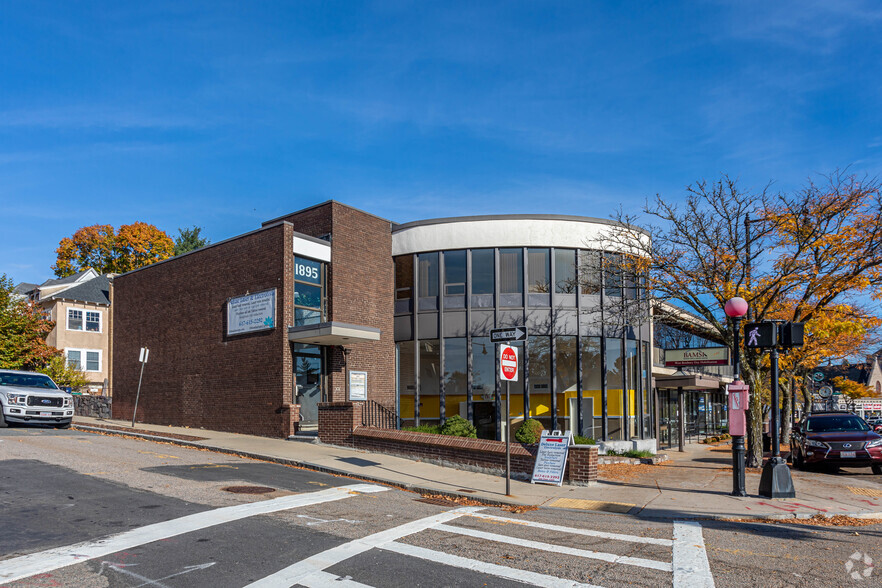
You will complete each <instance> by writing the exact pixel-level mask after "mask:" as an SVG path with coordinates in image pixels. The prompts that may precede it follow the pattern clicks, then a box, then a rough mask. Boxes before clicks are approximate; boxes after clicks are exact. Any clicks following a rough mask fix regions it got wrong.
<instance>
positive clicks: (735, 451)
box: [724, 297, 749, 496]
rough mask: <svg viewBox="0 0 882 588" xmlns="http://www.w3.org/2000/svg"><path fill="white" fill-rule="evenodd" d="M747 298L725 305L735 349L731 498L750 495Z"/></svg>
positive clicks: (731, 407) (733, 358)
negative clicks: (742, 336) (743, 331)
mask: <svg viewBox="0 0 882 588" xmlns="http://www.w3.org/2000/svg"><path fill="white" fill-rule="evenodd" d="M748 308H749V306H748V304H747V301H746V300H745V299H744V298H740V297H735V298H731V299H730V300H728V301H727V302H726V306H725V307H724V310H725V311H726V316H727V317H729V318H730V319H732V323H733V326H734V337H733V346H732V347H733V349H732V380H733V382H732V384H731V385H730V386H729V399H728V400H729V415H728V416H729V434H730V435H732V496H747V492H746V491H745V489H744V482H745V480H744V478H745V471H744V453H745V452H744V434H745V433H746V432H747V430H746V429H747V426H746V418H745V414H744V413H745V412H746V410H747V398H748V390H749V388H748V387H747V386H746V385H745V384H744V382H742V381H741V362H740V356H741V347H740V345H739V342H738V332H739V330H740V323H741V317H743V316H744V315H745V314H747V311H748Z"/></svg>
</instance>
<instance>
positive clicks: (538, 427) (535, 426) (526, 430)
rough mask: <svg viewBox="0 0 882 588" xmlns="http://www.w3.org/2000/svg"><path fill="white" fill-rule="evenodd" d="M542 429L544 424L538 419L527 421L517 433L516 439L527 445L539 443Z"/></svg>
mask: <svg viewBox="0 0 882 588" xmlns="http://www.w3.org/2000/svg"><path fill="white" fill-rule="evenodd" d="M542 429H543V427H542V423H540V422H539V421H537V420H536V419H526V420H525V421H524V422H523V423H521V426H520V427H519V428H518V430H517V431H516V432H515V439H517V440H518V441H520V442H521V443H526V444H533V443H539V440H540V439H541V438H542Z"/></svg>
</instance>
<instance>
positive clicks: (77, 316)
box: [67, 308, 83, 331]
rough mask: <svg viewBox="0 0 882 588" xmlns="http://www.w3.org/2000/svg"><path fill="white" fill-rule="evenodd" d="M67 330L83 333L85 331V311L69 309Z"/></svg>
mask: <svg viewBox="0 0 882 588" xmlns="http://www.w3.org/2000/svg"><path fill="white" fill-rule="evenodd" d="M67 330H68V331H82V330H83V311H82V310H74V309H73V308H69V309H67Z"/></svg>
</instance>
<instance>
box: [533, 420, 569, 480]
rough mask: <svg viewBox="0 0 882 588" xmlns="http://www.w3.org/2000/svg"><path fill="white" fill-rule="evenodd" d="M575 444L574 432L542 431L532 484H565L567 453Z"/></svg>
mask: <svg viewBox="0 0 882 588" xmlns="http://www.w3.org/2000/svg"><path fill="white" fill-rule="evenodd" d="M572 444H573V432H572V431H564V432H563V433H561V432H560V431H542V437H541V438H540V439H539V452H538V453H537V454H536V464H535V465H534V466H533V475H532V477H531V478H530V483H531V484H536V483H539V484H556V485H558V486H560V485H562V484H563V476H564V469H566V467H567V455H568V454H569V452H570V445H572Z"/></svg>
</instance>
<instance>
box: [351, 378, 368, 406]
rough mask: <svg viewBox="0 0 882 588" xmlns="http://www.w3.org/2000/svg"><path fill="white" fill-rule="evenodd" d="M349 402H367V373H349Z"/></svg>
mask: <svg viewBox="0 0 882 588" xmlns="http://www.w3.org/2000/svg"><path fill="white" fill-rule="evenodd" d="M349 400H367V372H349Z"/></svg>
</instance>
